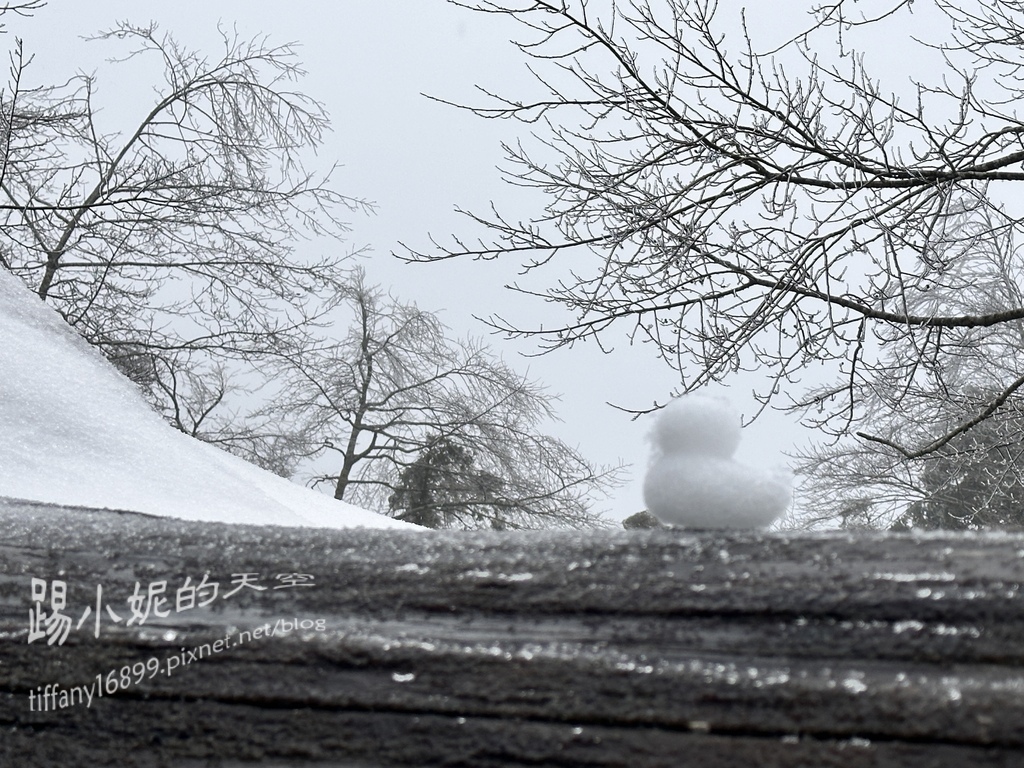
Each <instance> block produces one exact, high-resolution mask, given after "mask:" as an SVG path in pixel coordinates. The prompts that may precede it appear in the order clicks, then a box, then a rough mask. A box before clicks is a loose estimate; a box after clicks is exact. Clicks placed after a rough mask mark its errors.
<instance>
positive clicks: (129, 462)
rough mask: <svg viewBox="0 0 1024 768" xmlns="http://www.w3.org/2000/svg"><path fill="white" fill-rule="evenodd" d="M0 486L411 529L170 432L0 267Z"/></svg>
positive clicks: (229, 517) (273, 518)
mask: <svg viewBox="0 0 1024 768" xmlns="http://www.w3.org/2000/svg"><path fill="white" fill-rule="evenodd" d="M4 496H6V497H11V498H21V499H31V500H34V501H45V502H51V503H55V504H68V505H78V506H89V507H106V508H111V509H126V510H133V511H136V512H146V513H149V514H154V515H161V516H166V517H177V518H183V519H186V520H208V521H220V522H227V523H250V524H257V525H260V524H265V525H312V526H321V527H331V528H348V527H374V528H385V527H403V528H408V527H413V528H415V526H409V525H408V524H407V523H401V522H399V521H396V520H392V519H391V518H388V517H385V516H383V515H378V514H375V513H373V512H368V511H367V510H364V509H359V508H358V507H354V506H352V505H350V504H345V503H343V502H338V501H335V500H334V499H331V498H328V497H327V496H325V495H323V494H321V493H317V492H315V491H311V490H309V489H307V488H303V487H302V486H299V485H296V484H295V483H291V482H288V481H287V480H284V479H282V478H280V477H277V476H276V475H274V474H272V473H270V472H266V471H264V470H262V469H260V468H258V467H255V466H253V465H251V464H249V463H247V462H245V461H243V460H241V459H239V458H237V457H235V456H232V455H230V454H227V453H225V452H223V451H221V450H219V449H217V448H215V447H213V446H210V445H207V444H205V443H202V442H200V441H198V440H195V439H193V438H191V437H188V436H187V435H183V434H181V433H180V432H177V431H175V430H173V429H172V428H170V427H169V426H167V425H166V424H165V423H164V422H163V421H162V420H161V419H160V417H159V416H158V415H157V414H156V413H154V412H153V410H152V409H151V408H149V406H148V405H147V404H146V403H145V401H144V400H143V399H142V397H141V395H140V394H139V393H138V392H137V391H136V390H135V388H134V387H133V385H132V384H131V383H130V382H129V381H128V380H127V379H125V378H124V377H123V376H121V375H120V374H119V373H118V372H117V370H116V369H114V367H113V366H112V365H110V363H109V362H107V360H105V359H104V358H103V356H102V355H101V354H99V352H98V351H97V350H95V349H92V348H91V347H90V346H89V345H88V344H86V343H85V342H84V341H83V340H82V339H81V338H79V337H78V336H77V335H76V334H75V333H74V332H73V331H72V330H71V329H70V328H69V327H67V325H66V324H65V323H64V321H63V320H62V319H61V318H60V316H59V315H58V314H57V313H56V312H54V311H53V310H52V309H51V308H50V307H48V306H47V305H46V304H44V303H43V302H42V301H41V300H40V299H39V298H38V297H36V296H35V295H34V294H33V293H32V292H31V291H29V290H27V289H26V288H25V286H24V285H23V284H22V283H21V282H20V281H18V279H17V278H15V277H14V276H13V275H11V274H10V273H8V272H7V271H6V270H4V269H2V268H0V497H4Z"/></svg>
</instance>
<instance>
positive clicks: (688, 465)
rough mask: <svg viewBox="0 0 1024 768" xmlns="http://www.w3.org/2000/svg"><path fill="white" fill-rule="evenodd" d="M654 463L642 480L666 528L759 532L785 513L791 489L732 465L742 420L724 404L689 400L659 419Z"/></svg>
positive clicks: (752, 470) (757, 472)
mask: <svg viewBox="0 0 1024 768" xmlns="http://www.w3.org/2000/svg"><path fill="white" fill-rule="evenodd" d="M652 439H653V442H654V460H653V462H652V464H651V466H650V468H649V469H648V471H647V476H646V478H645V480H644V489H643V491H644V501H645V503H646V504H647V509H648V510H649V511H650V512H651V514H653V515H654V516H655V517H657V518H658V519H659V520H661V521H662V522H663V523H665V524H667V525H675V526H684V527H688V528H760V527H764V526H767V525H770V524H771V523H772V522H774V521H775V520H776V519H778V517H779V516H780V515H781V514H782V513H783V512H784V511H785V509H786V507H787V506H788V505H789V502H790V499H791V497H792V494H791V491H790V483H789V482H787V479H786V478H784V477H783V476H782V475H781V474H780V475H773V474H768V473H766V472H763V471H761V470H758V469H755V468H753V467H748V466H745V465H743V464H740V463H739V462H737V461H735V460H734V459H733V454H734V453H735V451H736V448H737V447H738V446H739V442H740V424H739V419H738V418H736V417H735V415H734V414H733V413H732V411H731V410H730V409H729V407H728V406H727V405H726V404H725V403H723V402H722V401H720V400H718V399H716V398H711V397H707V396H695V395H689V396H687V397H685V398H682V399H680V400H677V401H676V402H675V403H673V404H672V405H670V406H668V407H667V408H665V409H664V411H663V412H662V413H661V414H659V416H658V421H657V422H656V424H655V426H654V431H653V435H652Z"/></svg>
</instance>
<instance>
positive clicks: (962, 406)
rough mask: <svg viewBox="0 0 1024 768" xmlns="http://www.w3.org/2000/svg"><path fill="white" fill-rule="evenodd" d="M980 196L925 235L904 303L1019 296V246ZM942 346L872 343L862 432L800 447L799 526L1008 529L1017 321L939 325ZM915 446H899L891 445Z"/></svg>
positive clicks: (1015, 431) (1021, 424)
mask: <svg viewBox="0 0 1024 768" xmlns="http://www.w3.org/2000/svg"><path fill="white" fill-rule="evenodd" d="M1013 234H1014V233H1013V228H1012V227H1010V226H1008V222H1007V221H1006V218H1005V215H1003V214H1001V213H999V212H997V211H995V210H993V209H992V208H991V206H989V205H988V203H987V199H986V198H985V197H984V196H978V197H973V198H970V197H963V198H961V199H960V201H959V203H958V204H957V205H955V206H951V207H950V211H949V217H948V218H947V219H946V220H945V221H943V222H941V223H940V224H939V225H938V226H936V227H935V229H934V230H933V231H932V232H931V233H930V238H931V252H932V253H933V256H934V263H935V269H934V270H933V272H932V273H931V274H930V278H929V280H928V281H922V282H920V283H918V284H917V285H916V286H914V287H913V288H912V289H911V288H908V290H907V291H906V302H907V307H908V309H909V310H910V311H911V312H913V313H915V314H922V315H925V314H930V313H935V312H937V311H939V309H940V308H945V309H946V310H947V311H948V310H949V309H957V310H958V311H960V312H962V313H964V314H971V313H973V314H990V315H991V314H995V313H999V312H1005V311H1007V310H1010V309H1012V308H1013V307H1018V306H1021V305H1022V304H1024V288H1022V286H1024V251H1022V250H1021V248H1020V247H1019V246H1018V245H1017V243H1016V241H1015V238H1014V236H1013ZM944 333H945V335H946V338H945V340H944V342H943V344H944V349H945V354H942V355H935V354H932V355H922V354H921V350H919V349H917V348H915V347H913V346H911V344H912V342H913V341H914V339H913V337H904V336H899V337H896V338H894V339H892V340H891V341H890V342H889V343H887V344H886V345H885V346H884V347H883V348H882V349H881V350H880V360H881V361H882V362H883V363H884V367H882V368H880V369H879V371H878V372H877V373H876V374H875V375H874V376H872V377H871V378H870V379H864V380H861V381H859V382H857V388H858V391H859V394H860V398H861V408H862V413H863V416H862V418H861V425H862V429H863V430H869V431H870V434H868V432H866V431H862V432H861V433H860V434H859V435H857V436H850V437H846V438H844V439H842V440H839V441H836V442H835V443H833V444H827V445H819V446H815V447H813V448H810V449H808V450H806V451H804V452H802V453H800V454H799V456H798V458H799V460H800V466H799V468H798V471H799V472H800V474H801V475H803V477H804V481H803V483H802V489H801V490H802V494H801V495H802V496H803V497H804V499H805V504H804V507H805V508H806V510H807V512H806V515H805V519H804V521H803V522H804V523H816V522H824V521H826V520H828V521H834V520H836V519H839V520H841V521H843V522H844V524H847V525H856V526H870V527H886V526H890V525H893V524H894V523H895V524H897V525H899V526H907V525H911V526H924V527H953V528H961V529H963V528H981V527H993V526H995V527H1007V526H1011V525H1012V526H1017V525H1020V524H1021V523H1022V522H1024V519H1022V518H1021V516H1020V511H1019V510H1020V507H1019V505H1020V500H1021V498H1022V497H1024V493H1022V490H1021V489H1022V488H1024V450H1022V448H1021V434H1022V431H1024V398H1022V397H1021V395H1020V394H1018V392H1017V390H1016V388H1010V389H1009V390H1007V389H1006V388H1005V383H1004V382H1006V381H1013V380H1015V379H1016V378H1017V377H1018V376H1019V374H1020V371H1022V370H1024V321H1022V320H1007V321H1006V322H1003V323H999V324H997V325H993V326H990V327H983V328H961V329H947V330H945V331H944ZM904 444H911V445H916V446H920V448H918V449H917V450H915V451H907V450H906V449H904V448H903V447H902V446H903V445H904Z"/></svg>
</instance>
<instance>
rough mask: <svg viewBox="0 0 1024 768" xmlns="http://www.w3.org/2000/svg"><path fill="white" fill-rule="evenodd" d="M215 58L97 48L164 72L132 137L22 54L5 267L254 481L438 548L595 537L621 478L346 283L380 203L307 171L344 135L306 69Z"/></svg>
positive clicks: (535, 398)
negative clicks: (308, 490)
mask: <svg viewBox="0 0 1024 768" xmlns="http://www.w3.org/2000/svg"><path fill="white" fill-rule="evenodd" d="M43 6H44V3H43V2H40V1H39V0H32V1H30V2H20V3H18V2H15V3H9V4H7V5H5V6H4V7H3V9H2V10H3V11H4V12H5V13H8V14H9V13H19V14H23V15H24V14H30V13H31V12H33V11H38V10H40V9H42V8H43ZM222 38H223V50H222V52H221V54H220V57H219V58H215V59H210V58H207V57H206V56H205V55H203V54H202V53H200V52H199V51H194V50H191V49H189V48H187V47H185V46H184V45H182V44H181V43H180V42H179V41H178V40H177V39H175V37H174V36H172V35H171V34H167V33H163V32H160V31H159V30H158V29H157V28H156V26H155V25H145V26H136V25H133V24H130V23H128V22H121V23H118V24H116V25H114V26H113V27H111V28H110V29H108V30H107V31H105V32H102V33H99V34H97V35H96V36H95V37H94V38H92V40H93V41H94V42H95V44H97V45H106V46H114V47H115V48H116V49H117V50H118V51H119V52H120V53H119V54H118V55H120V56H121V59H120V60H119V62H118V63H117V64H116V65H115V67H114V69H115V71H116V70H117V68H118V67H120V68H122V70H125V71H126V70H127V69H128V68H131V67H133V66H134V65H135V63H136V62H140V61H143V60H148V61H155V62H159V63H161V64H162V66H163V82H162V83H160V84H159V85H158V86H157V88H156V96H155V98H154V99H153V101H152V102H151V103H149V104H147V105H137V107H138V117H137V119H136V121H135V122H134V123H131V124H112V123H107V122H105V121H104V115H103V114H102V112H101V110H100V109H99V108H98V106H97V103H98V101H99V97H98V94H99V93H100V83H99V82H98V80H97V78H96V77H95V76H93V75H86V74H81V73H79V74H76V75H73V76H71V77H70V79H68V80H67V81H65V82H63V83H61V84H59V85H46V84H37V83H34V82H33V76H32V64H31V63H32V55H31V54H30V53H27V52H26V51H25V50H24V45H23V43H22V41H20V40H14V41H13V44H12V46H11V49H10V61H11V67H10V73H9V81H8V85H7V87H6V88H5V89H4V91H3V93H2V96H0V142H2V152H3V155H2V166H0V266H2V267H3V268H5V269H7V270H9V271H10V272H12V273H13V274H15V275H16V276H17V277H19V278H20V279H21V280H22V281H23V282H24V283H25V285H26V286H28V287H29V288H30V289H31V290H33V291H35V292H36V293H37V294H38V295H39V297H40V298H41V299H43V300H45V301H46V302H47V303H49V304H50V305H51V306H53V307H54V308H55V309H56V310H57V311H58V312H59V313H60V314H61V315H62V316H63V317H64V319H65V320H66V321H67V322H68V324H69V325H71V326H72V327H73V328H74V329H75V330H76V331H77V332H78V333H79V334H81V336H82V337H83V338H85V339H86V340H87V341H88V342H89V343H90V344H92V345H93V346H95V347H96V348H97V349H99V350H100V351H101V352H102V353H103V354H104V355H105V356H106V357H107V358H108V359H109V360H110V361H111V363H113V364H114V365H115V366H117V367H118V368H119V369H120V370H121V371H122V372H123V373H124V374H125V375H126V376H128V377H129V378H131V379H132V381H134V382H135V383H136V384H137V385H138V386H139V388H140V389H141V391H142V392H143V393H144V395H145V396H146V398H147V399H148V400H149V401H150V402H151V403H152V405H153V407H154V408H156V409H157V410H158V411H159V412H160V413H161V414H162V415H163V416H164V418H166V419H167V421H168V422H169V423H170V424H171V425H173V427H175V428H177V429H179V430H181V431H182V432H185V433H187V434H189V435H192V436H194V437H196V438H199V439H202V440H205V441H208V442H211V443H215V444H217V445H220V446H221V447H222V448H224V449H226V450H229V451H231V452H233V453H236V454H238V455H240V456H242V457H244V458H246V459H248V460H250V461H253V462H255V463H256V464H259V465H260V466H263V467H264V468H267V469H269V470H272V471H274V472H277V473H278V474H281V475H283V476H293V475H295V474H297V473H300V474H301V473H303V472H308V473H314V474H315V476H314V477H313V478H312V479H313V480H315V481H316V482H329V483H330V484H331V486H332V490H333V493H334V496H335V497H336V498H338V499H345V500H351V501H353V502H355V503H359V504H363V505H365V506H367V507H368V508H372V509H376V510H378V511H380V512H382V513H386V514H392V515H394V516H396V517H401V518H403V519H408V520H411V521H414V522H417V523H420V524H423V525H429V526H431V527H456V528H466V527H474V528H475V527H489V528H495V529H503V528H530V527H547V526H573V527H579V526H586V525H594V524H598V523H599V517H598V515H597V514H596V512H595V511H594V507H593V504H594V502H595V500H596V499H597V498H599V497H600V496H601V494H602V493H603V492H604V491H605V490H607V488H608V487H609V486H610V485H611V484H613V483H614V482H616V481H617V477H618V469H617V468H599V467H595V466H594V465H592V464H591V463H589V462H588V461H587V460H585V459H584V458H583V457H582V456H581V455H580V454H579V452H578V451H576V450H574V449H572V448H570V447H569V446H567V445H566V444H564V443H562V442H561V441H559V440H557V439H555V438H552V437H548V436H546V435H545V434H544V430H545V429H546V428H547V426H548V423H549V422H550V420H551V419H552V418H553V417H554V411H553V408H552V402H553V399H552V397H551V396H549V395H548V394H547V393H546V392H545V391H544V389H543V388H542V387H540V386H539V385H537V384H536V383H534V382H531V381H529V380H527V379H525V378H523V377H522V376H520V375H519V374H517V373H516V372H515V371H513V370H512V369H511V368H510V367H509V366H508V365H507V364H506V363H504V362H503V361H502V360H501V359H500V357H498V356H497V355H495V353H494V352H493V351H491V350H490V349H489V348H487V347H485V346H484V345H482V344H480V343H479V342H477V341H474V340H472V339H465V340H454V339H451V338H450V337H449V336H450V334H449V331H448V329H447V328H445V326H444V325H443V324H441V323H440V321H439V320H438V319H437V317H436V316H435V315H433V314H431V313H430V312H427V311H424V310H420V309H418V308H417V307H415V306H414V305H411V304H408V303H403V302H402V301H401V300H399V299H397V298H395V297H393V296H391V295H389V294H385V293H384V292H382V291H381V290H380V289H378V288H376V287H374V286H372V285H370V284H368V283H367V281H366V277H365V275H364V274H363V272H362V271H361V270H359V269H353V268H352V267H351V266H350V264H349V263H348V259H349V257H350V256H351V255H352V254H351V253H350V252H349V251H346V250H343V248H342V245H341V243H342V240H343V236H344V234H345V232H346V231H347V227H346V224H345V222H344V217H345V216H346V215H349V214H352V213H355V212H360V211H366V210H369V209H370V208H371V205H370V204H369V203H368V202H367V201H364V200H361V199H359V198H355V197H351V196H348V195H344V194H341V193H340V192H338V191H336V190H335V188H334V186H333V180H332V173H333V169H332V168H327V169H326V170H321V169H318V168H311V167H308V166H307V162H308V159H309V158H311V157H313V156H314V152H313V150H316V149H317V148H318V147H320V146H321V145H322V142H323V137H324V134H325V132H326V131H328V130H329V127H330V126H329V122H328V118H327V114H326V111H325V110H324V108H323V105H322V104H320V103H319V102H317V101H316V100H314V99H312V98H311V97H309V96H307V95H305V94H303V93H301V92H300V91H298V90H296V83H297V81H298V80H299V79H300V78H301V76H302V74H303V72H302V70H301V68H300V66H299V64H298V62H297V60H296V56H295V51H294V50H293V48H292V47H291V46H289V45H283V46H275V45H272V44H271V43H269V42H268V41H267V39H266V38H263V37H258V38H254V39H251V40H248V39H243V38H240V37H239V36H238V35H237V34H236V33H235V32H230V31H224V32H223V33H222ZM310 238H313V239H314V240H315V242H316V243H317V244H318V245H319V244H320V243H322V242H324V241H325V240H326V242H328V243H329V246H328V250H329V251H330V252H332V253H335V254H339V255H332V256H327V257H322V258H317V259H310V258H308V257H307V256H306V255H305V253H304V251H306V250H309V249H308V248H306V249H299V248H298V243H300V242H301V241H303V240H309V239H310ZM346 323H347V324H346ZM332 457H333V464H328V462H329V461H331V459H332ZM324 466H328V467H329V468H328V469H326V470H323V471H320V470H318V469H316V467H321V468H322V467H324ZM317 472H319V474H316V473H317Z"/></svg>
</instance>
